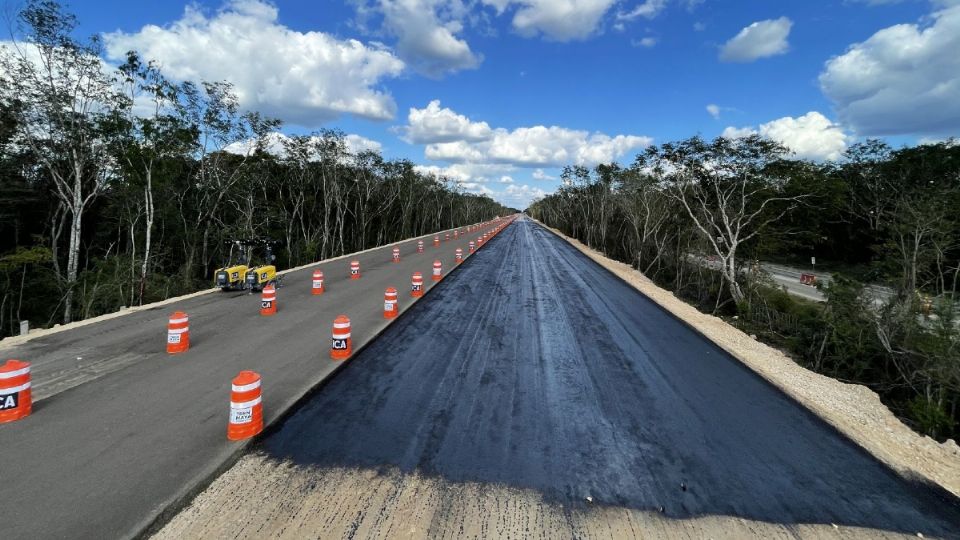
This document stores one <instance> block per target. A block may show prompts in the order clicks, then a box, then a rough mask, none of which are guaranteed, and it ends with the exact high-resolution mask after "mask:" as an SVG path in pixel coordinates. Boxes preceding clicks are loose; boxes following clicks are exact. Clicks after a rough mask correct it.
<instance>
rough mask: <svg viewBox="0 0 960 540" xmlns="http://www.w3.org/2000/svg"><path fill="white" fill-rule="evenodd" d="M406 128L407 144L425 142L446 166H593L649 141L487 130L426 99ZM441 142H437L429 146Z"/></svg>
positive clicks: (543, 130)
mask: <svg viewBox="0 0 960 540" xmlns="http://www.w3.org/2000/svg"><path fill="white" fill-rule="evenodd" d="M407 118H408V124H407V125H406V126H403V127H401V128H400V131H401V132H403V133H404V134H405V135H404V136H405V137H406V139H407V140H408V141H410V142H419V143H421V144H426V145H427V146H426V148H425V149H424V155H425V156H426V157H427V158H428V159H431V160H434V161H445V162H448V163H500V164H509V165H513V166H517V167H531V168H532V167H537V168H543V167H561V166H564V165H569V164H577V165H587V166H592V165H597V164H599V163H608V162H611V161H615V160H617V159H619V158H621V157H622V156H624V155H625V154H627V152H629V151H631V150H635V149H639V148H644V147H646V146H649V145H650V144H651V143H652V142H653V140H652V139H651V138H650V137H644V136H636V135H616V136H610V135H607V134H604V133H590V132H588V131H583V130H575V129H568V128H563V127H559V126H550V127H547V126H530V127H519V128H516V129H513V130H509V129H505V128H496V129H493V128H491V127H490V126H489V125H488V124H487V123H486V122H476V121H473V120H471V119H470V118H468V117H466V116H464V115H461V114H458V113H456V112H455V111H453V110H451V109H447V108H443V109H441V108H440V103H439V101H432V102H430V104H429V105H427V107H426V108H423V109H411V110H410V114H409V115H408V117H407ZM431 141H442V142H431Z"/></svg>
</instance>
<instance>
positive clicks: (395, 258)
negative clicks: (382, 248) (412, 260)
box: [393, 248, 400, 263]
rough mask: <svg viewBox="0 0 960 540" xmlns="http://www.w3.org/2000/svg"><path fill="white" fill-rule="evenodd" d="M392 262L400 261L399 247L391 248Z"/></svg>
mask: <svg viewBox="0 0 960 540" xmlns="http://www.w3.org/2000/svg"><path fill="white" fill-rule="evenodd" d="M393 262H395V263H398V262H400V248H393Z"/></svg>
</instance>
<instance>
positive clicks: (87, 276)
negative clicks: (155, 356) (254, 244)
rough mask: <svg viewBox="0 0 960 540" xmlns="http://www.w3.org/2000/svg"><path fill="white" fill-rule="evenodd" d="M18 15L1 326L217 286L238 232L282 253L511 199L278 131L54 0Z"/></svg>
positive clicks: (3, 123) (454, 218)
mask: <svg viewBox="0 0 960 540" xmlns="http://www.w3.org/2000/svg"><path fill="white" fill-rule="evenodd" d="M15 22H16V24H17V25H18V27H17V29H16V35H17V38H18V40H17V41H16V42H14V43H12V44H8V46H6V47H3V48H0V337H3V336H8V335H15V334H17V333H18V332H19V325H20V321H23V320H28V321H30V323H31V326H33V327H45V326H49V325H51V324H55V323H65V322H70V321H73V320H79V319H84V318H88V317H92V316H96V315H100V314H103V313H108V312H112V311H116V310H117V309H120V308H121V307H123V306H132V305H140V304H143V303H148V302H151V301H155V300H160V299H164V298H168V297H171V296H175V295H179V294H184V293H188V292H192V291H195V290H198V289H203V288H208V287H211V286H212V284H213V283H212V272H213V271H214V270H215V269H216V268H218V267H219V266H221V265H222V263H223V262H224V260H225V258H226V257H227V256H228V255H229V249H230V245H229V244H228V243H227V242H228V241H230V240H233V239H271V240H275V241H278V242H279V246H280V247H279V248H278V249H277V250H276V254H277V257H278V261H277V264H278V267H279V268H281V269H282V268H287V267H291V266H296V265H300V264H305V263H309V262H312V261H317V260H322V259H325V258H329V257H333V256H337V255H341V254H345V253H351V252H354V251H358V250H362V249H366V248H370V247H374V246H377V245H382V244H385V243H390V242H394V241H398V240H401V239H403V238H408V237H411V236H418V235H422V234H426V233H430V232H433V231H437V230H441V229H445V228H451V227H456V226H462V225H466V224H469V223H475V222H479V221H483V220H487V219H490V218H492V217H494V216H496V215H504V214H506V213H508V212H509V211H508V210H507V209H505V208H503V207H502V206H501V205H499V204H498V203H496V202H494V201H493V200H492V199H490V198H488V197H485V196H478V195H473V194H469V193H465V192H464V191H463V190H462V189H460V188H459V187H458V186H457V185H456V184H455V183H453V182H450V181H446V180H445V179H438V178H435V177H432V176H429V175H424V174H421V173H419V172H418V171H417V170H415V168H414V166H413V164H412V163H410V162H408V161H403V160H385V159H384V158H383V157H382V156H381V155H380V154H379V152H377V151H370V150H362V149H351V148H350V146H348V143H349V142H350V140H349V138H348V137H347V136H345V134H343V133H341V132H338V131H335V130H323V131H319V132H315V133H311V134H308V135H302V136H292V137H283V136H278V135H277V130H278V129H279V127H280V122H278V121H277V120H274V119H271V118H268V117H266V116H264V115H261V114H258V113H256V112H245V111H243V110H241V108H240V106H239V101H238V97H237V95H236V94H235V93H234V91H233V89H232V87H231V84H230V83H229V82H227V81H211V82H204V83H202V84H192V83H175V82H173V81H170V80H167V79H166V78H165V77H164V76H163V74H162V73H161V72H160V70H159V69H158V68H157V66H155V65H154V64H152V63H150V62H149V61H147V60H145V59H142V58H140V57H139V56H138V55H137V53H136V52H133V51H131V52H130V53H129V56H128V59H127V62H126V63H125V64H124V65H122V66H119V67H116V68H113V67H110V66H106V65H104V64H103V63H102V61H101V60H100V58H102V55H101V44H100V42H99V40H98V39H97V38H91V39H90V40H87V41H78V40H77V39H76V38H75V37H74V36H73V34H74V29H75V28H76V19H75V18H74V16H73V15H71V14H69V13H67V12H65V11H63V9H62V8H61V6H60V5H59V4H58V3H57V2H54V1H50V0H33V1H29V2H27V3H26V7H24V9H23V10H22V11H21V12H20V13H19V14H18V17H17V20H16V21H15ZM233 255H234V256H237V255H238V253H237V252H236V251H234V252H233ZM244 255H245V256H247V257H249V256H251V255H253V256H254V257H256V255H257V254H256V253H249V252H248V253H245V254H244Z"/></svg>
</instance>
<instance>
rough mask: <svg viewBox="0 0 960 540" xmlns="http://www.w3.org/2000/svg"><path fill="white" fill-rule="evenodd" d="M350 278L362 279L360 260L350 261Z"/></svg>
mask: <svg viewBox="0 0 960 540" xmlns="http://www.w3.org/2000/svg"><path fill="white" fill-rule="evenodd" d="M350 279H360V261H351V262H350Z"/></svg>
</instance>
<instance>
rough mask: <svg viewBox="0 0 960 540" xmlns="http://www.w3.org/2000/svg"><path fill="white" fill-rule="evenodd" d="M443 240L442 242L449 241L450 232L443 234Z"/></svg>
mask: <svg viewBox="0 0 960 540" xmlns="http://www.w3.org/2000/svg"><path fill="white" fill-rule="evenodd" d="M443 241H444V242H449V241H450V233H447V234H445V235H444V236H443Z"/></svg>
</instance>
